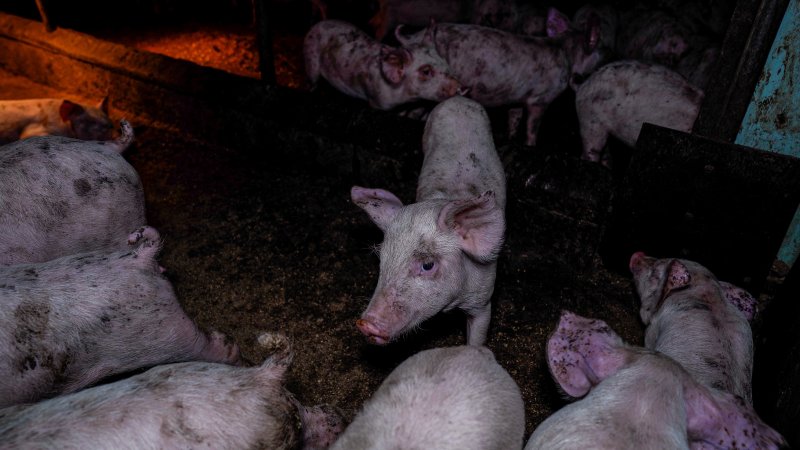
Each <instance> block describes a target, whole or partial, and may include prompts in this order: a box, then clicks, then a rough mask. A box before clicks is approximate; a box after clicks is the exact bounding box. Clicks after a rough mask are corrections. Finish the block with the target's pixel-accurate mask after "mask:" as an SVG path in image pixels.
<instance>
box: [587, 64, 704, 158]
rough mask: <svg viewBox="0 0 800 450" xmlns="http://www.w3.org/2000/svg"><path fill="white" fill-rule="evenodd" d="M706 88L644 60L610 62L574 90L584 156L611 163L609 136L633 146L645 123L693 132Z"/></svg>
mask: <svg viewBox="0 0 800 450" xmlns="http://www.w3.org/2000/svg"><path fill="white" fill-rule="evenodd" d="M703 96H704V94H703V91H702V90H700V89H699V88H697V87H695V86H693V85H691V84H690V83H688V82H687V81H686V79H684V78H683V77H682V76H681V75H680V74H678V73H677V72H673V71H672V70H670V69H668V68H666V67H663V66H659V65H655V64H648V63H643V62H639V61H617V62H613V63H611V64H607V65H605V66H603V67H601V68H600V69H598V70H597V72H595V73H593V74H592V76H590V77H589V79H588V80H586V81H585V82H584V83H583V84H582V85H581V86H580V88H578V92H577V94H576V95H575V108H576V110H577V113H578V123H579V124H580V132H581V140H582V141H583V156H582V158H583V159H586V160H589V161H595V162H602V163H603V164H604V165H610V160H609V158H608V156H609V155H607V154H605V153H604V148H605V145H606V141H607V140H608V137H609V135H611V136H614V137H616V138H617V139H619V140H621V141H622V142H623V143H625V144H626V145H628V146H630V147H633V146H634V145H635V144H636V140H637V139H638V138H639V132H640V131H641V129H642V124H643V123H644V122H649V123H653V124H656V125H660V126H662V127H667V128H672V129H675V130H680V131H685V132H687V133H688V132H690V131H691V130H692V127H693V126H694V121H695V119H696V118H697V113H698V112H699V110H700V103H701V102H702V101H703Z"/></svg>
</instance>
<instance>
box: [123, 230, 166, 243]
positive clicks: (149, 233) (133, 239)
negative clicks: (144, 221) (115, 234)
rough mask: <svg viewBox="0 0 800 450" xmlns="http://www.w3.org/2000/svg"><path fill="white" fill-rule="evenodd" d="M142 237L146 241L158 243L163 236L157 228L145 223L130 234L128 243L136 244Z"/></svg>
mask: <svg viewBox="0 0 800 450" xmlns="http://www.w3.org/2000/svg"><path fill="white" fill-rule="evenodd" d="M141 239H144V240H145V242H153V243H156V242H158V241H159V240H160V239H161V236H160V235H159V234H158V231H157V230H156V229H155V228H153V227H151V226H148V225H145V226H143V227H141V228H139V229H138V230H136V231H134V232H133V233H131V234H129V235H128V245H134V244H136V243H138V242H139V241H140V240H141Z"/></svg>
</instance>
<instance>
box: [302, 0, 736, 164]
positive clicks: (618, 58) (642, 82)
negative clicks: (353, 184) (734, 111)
mask: <svg viewBox="0 0 800 450" xmlns="http://www.w3.org/2000/svg"><path fill="white" fill-rule="evenodd" d="M662 3H663V5H662V7H661V8H658V9H644V8H633V9H631V10H626V11H621V10H620V11H618V10H617V9H616V8H615V7H614V6H612V5H610V4H606V5H586V6H584V7H582V8H580V9H578V10H577V11H576V12H575V14H574V16H573V18H572V19H571V20H570V18H569V17H567V16H566V15H565V14H563V13H561V12H559V11H558V10H556V9H554V8H550V9H548V10H547V11H546V13H544V12H542V11H541V9H540V8H535V7H532V6H530V5H527V4H524V5H523V4H521V3H519V2H515V1H508V2H498V1H497V0H474V1H473V2H469V1H463V0H443V1H439V2H419V1H415V0H381V2H380V10H379V12H378V14H376V16H375V17H374V18H373V20H372V21H371V23H372V25H373V26H374V27H375V35H376V37H377V39H375V38H372V37H370V36H369V35H367V34H366V33H365V32H363V31H361V30H360V29H359V28H357V27H356V26H354V25H352V24H349V23H346V22H344V21H340V20H323V21H321V22H319V23H317V24H316V25H314V26H313V27H312V28H311V29H310V31H309V32H308V33H307V34H306V37H305V41H304V48H303V50H304V61H305V67H306V73H307V75H308V78H309V80H310V82H311V85H312V87H314V86H316V84H317V82H318V80H319V78H323V79H325V80H326V81H327V82H328V83H329V84H330V85H332V86H333V87H334V88H336V89H337V90H339V91H341V92H343V93H344V94H346V95H349V96H353V97H356V98H361V99H364V100H367V101H368V102H369V105H370V106H372V107H374V108H379V109H384V110H388V109H394V108H396V107H398V106H399V105H402V104H406V103H413V102H416V101H418V100H430V101H434V102H440V101H442V100H444V99H446V98H449V97H451V96H454V95H466V96H468V97H469V98H472V99H473V100H475V101H477V102H478V103H480V104H481V105H483V106H484V107H491V108H494V107H506V108H509V109H508V133H509V136H510V137H514V136H515V135H516V133H517V128H518V126H519V124H520V121H521V120H522V118H523V115H524V117H525V144H526V145H528V146H535V145H536V142H537V133H538V128H539V124H540V122H541V119H542V116H543V114H544V113H545V110H546V109H547V107H548V105H549V104H550V103H551V102H553V100H555V99H556V97H558V96H559V95H561V94H562V92H564V90H566V89H567V87H572V89H574V90H575V93H576V100H575V106H576V110H577V115H578V120H579V124H580V133H581V138H582V141H583V154H582V157H583V158H584V159H587V160H590V161H596V162H601V163H603V164H605V165H610V159H609V155H608V153H607V152H606V151H605V147H606V142H607V140H608V137H609V136H614V137H615V138H617V139H619V140H620V141H622V142H623V143H625V144H627V145H629V146H633V145H634V144H635V142H636V140H637V138H638V135H639V131H640V129H641V126H642V123H644V122H650V123H655V124H657V125H661V126H665V127H669V128H673V129H677V130H681V131H687V132H688V131H691V129H692V127H693V124H694V121H695V118H696V117H697V114H698V111H699V107H700V103H701V102H702V100H703V97H704V93H703V88H704V86H705V84H706V83H707V81H708V78H709V76H710V74H711V71H712V70H713V69H714V64H715V62H716V58H717V56H718V54H719V47H718V44H717V42H718V41H719V33H721V32H723V31H724V23H721V22H724V21H725V20H726V19H727V17H726V13H727V14H728V15H729V14H730V12H731V10H730V9H726V8H725V7H724V6H725V5H724V2H711V3H713V4H714V7H711V6H709V8H708V9H709V10H708V11H706V10H704V9H703V8H702V6H700V5H701V4H702V3H701V2H689V1H684V2H681V1H680V0H675V1H667V0H664V1H662ZM428 21H430V23H429V24H428ZM460 22H469V23H460ZM409 25H411V26H414V27H417V28H418V27H420V26H425V25H427V26H426V27H425V28H424V29H422V30H420V31H417V32H415V33H411V34H406V33H405V30H404V26H405V27H407V26H409ZM390 26H394V27H395V28H394V38H395V39H396V41H397V42H398V43H399V44H400V45H399V46H397V47H393V46H390V45H387V44H384V43H382V42H381V40H380V39H383V38H384V36H385V35H386V34H387V31H388V28H389V27H390Z"/></svg>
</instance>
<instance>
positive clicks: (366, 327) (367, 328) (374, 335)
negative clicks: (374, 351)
mask: <svg viewBox="0 0 800 450" xmlns="http://www.w3.org/2000/svg"><path fill="white" fill-rule="evenodd" d="M356 327H358V330H359V331H361V333H362V334H363V335H364V336H366V337H367V339H368V340H369V341H370V342H372V343H373V344H377V345H386V344H387V343H388V342H389V333H387V332H385V331H382V330H380V329H379V328H378V327H377V326H375V324H373V323H372V322H370V321H368V320H366V319H358V320H356Z"/></svg>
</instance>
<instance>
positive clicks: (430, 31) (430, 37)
mask: <svg viewBox="0 0 800 450" xmlns="http://www.w3.org/2000/svg"><path fill="white" fill-rule="evenodd" d="M435 40H436V21H435V20H434V19H433V17H431V23H430V25H428V28H425V35H424V36H422V45H425V46H427V47H432V46H433V43H434V42H435Z"/></svg>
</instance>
